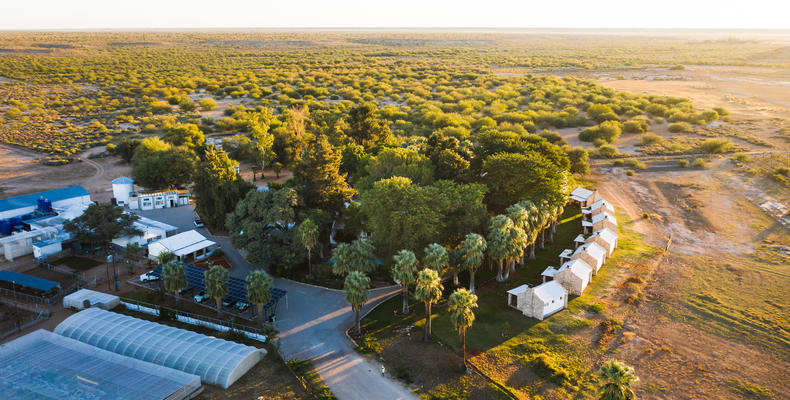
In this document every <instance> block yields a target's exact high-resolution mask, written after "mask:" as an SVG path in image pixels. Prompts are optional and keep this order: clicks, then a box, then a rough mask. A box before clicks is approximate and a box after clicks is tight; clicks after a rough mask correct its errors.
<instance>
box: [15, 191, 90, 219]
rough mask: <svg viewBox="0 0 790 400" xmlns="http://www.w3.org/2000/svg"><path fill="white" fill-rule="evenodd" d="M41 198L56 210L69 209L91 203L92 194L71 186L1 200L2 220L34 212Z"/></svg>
mask: <svg viewBox="0 0 790 400" xmlns="http://www.w3.org/2000/svg"><path fill="white" fill-rule="evenodd" d="M40 198H44V199H47V200H49V201H51V202H52V206H53V207H56V208H68V207H70V206H72V205H75V204H90V203H91V196H90V193H88V191H87V190H85V188H84V187H82V186H69V187H65V188H62V189H55V190H47V191H45V192H38V193H31V194H25V195H22V196H15V197H9V198H7V199H0V219H6V218H13V217H18V216H20V215H23V214H27V213H31V212H33V210H35V209H36V206H37V205H38V204H37V202H38V199H40Z"/></svg>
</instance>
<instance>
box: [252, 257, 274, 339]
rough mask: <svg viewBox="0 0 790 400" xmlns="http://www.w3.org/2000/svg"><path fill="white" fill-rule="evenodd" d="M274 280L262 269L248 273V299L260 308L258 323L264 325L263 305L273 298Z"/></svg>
mask: <svg viewBox="0 0 790 400" xmlns="http://www.w3.org/2000/svg"><path fill="white" fill-rule="evenodd" d="M272 286H274V280H273V279H272V277H271V275H269V274H267V273H266V271H264V270H262V269H256V270H255V271H252V272H250V273H249V275H247V300H249V301H250V302H251V303H253V304H255V306H256V307H257V308H258V325H259V326H263V306H264V305H266V304H267V303H268V302H269V301H270V300H271V299H272Z"/></svg>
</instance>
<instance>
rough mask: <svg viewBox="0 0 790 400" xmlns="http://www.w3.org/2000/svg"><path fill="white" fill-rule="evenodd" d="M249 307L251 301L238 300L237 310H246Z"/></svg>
mask: <svg viewBox="0 0 790 400" xmlns="http://www.w3.org/2000/svg"><path fill="white" fill-rule="evenodd" d="M248 308H250V303H247V302H246V301H237V302H236V309H237V310H239V311H244V310H246V309H248Z"/></svg>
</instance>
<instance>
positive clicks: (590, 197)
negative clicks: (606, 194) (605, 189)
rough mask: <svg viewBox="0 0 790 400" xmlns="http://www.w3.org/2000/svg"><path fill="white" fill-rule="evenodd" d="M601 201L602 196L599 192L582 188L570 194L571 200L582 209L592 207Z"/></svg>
mask: <svg viewBox="0 0 790 400" xmlns="http://www.w3.org/2000/svg"><path fill="white" fill-rule="evenodd" d="M600 199H601V195H600V194H598V191H597V190H587V189H585V188H582V187H577V188H576V189H573V191H571V194H570V200H571V201H575V202H577V203H579V204H580V205H581V206H582V207H590V206H591V205H592V204H593V203H595V202H596V201H598V200H600Z"/></svg>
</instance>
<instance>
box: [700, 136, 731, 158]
mask: <svg viewBox="0 0 790 400" xmlns="http://www.w3.org/2000/svg"><path fill="white" fill-rule="evenodd" d="M699 149H700V151H702V152H703V153H706V154H722V153H726V152H728V151H730V150H731V149H732V142H730V140H729V139H725V138H715V139H707V140H705V141H704V142H702V143H700V145H699Z"/></svg>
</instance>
